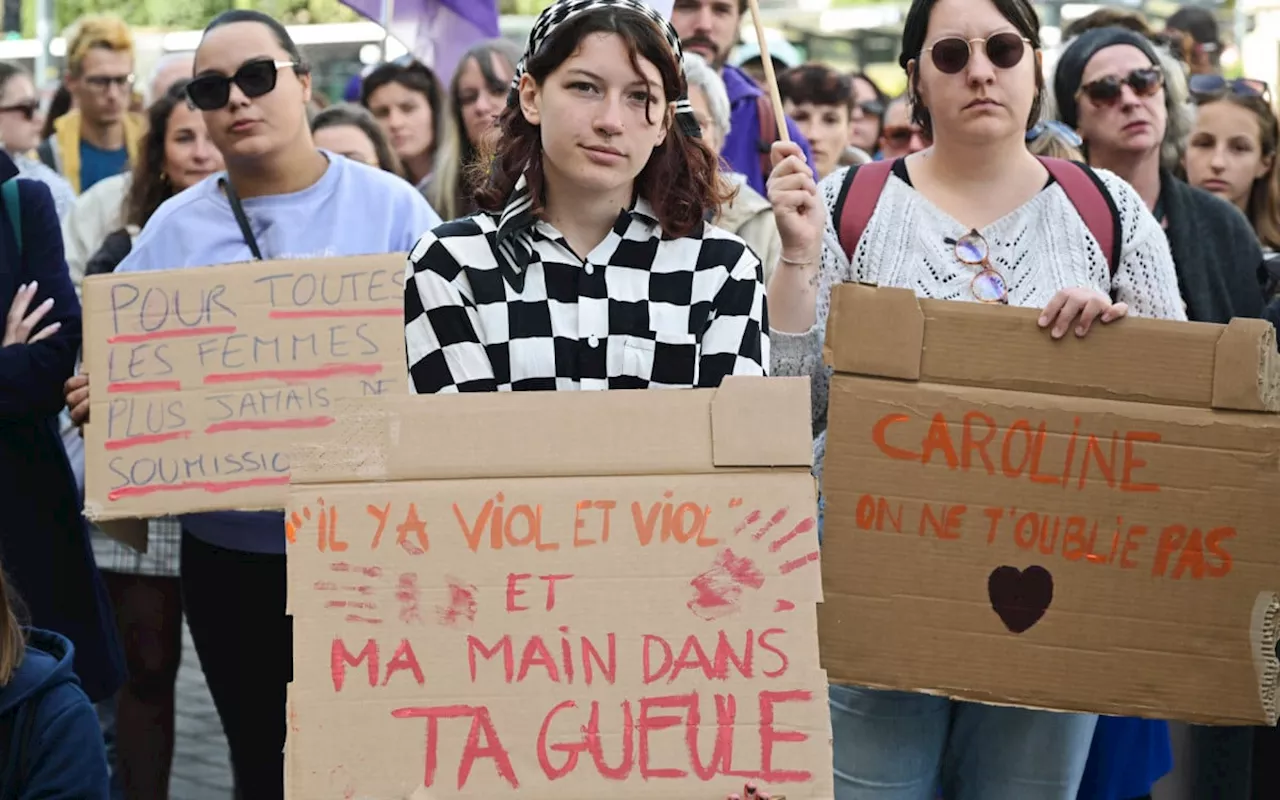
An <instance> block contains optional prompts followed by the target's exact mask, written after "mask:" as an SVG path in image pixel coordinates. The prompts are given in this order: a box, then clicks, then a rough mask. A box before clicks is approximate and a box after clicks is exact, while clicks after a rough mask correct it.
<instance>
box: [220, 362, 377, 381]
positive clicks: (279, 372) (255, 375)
mask: <svg viewBox="0 0 1280 800" xmlns="http://www.w3.org/2000/svg"><path fill="white" fill-rule="evenodd" d="M379 372H382V365H381V364H325V365H324V366H323V367H318V368H316V369H264V370H260V371H258V372H215V373H212V374H210V375H206V376H204V382H205V384H211V383H238V382H240V381H262V380H277V381H285V382H287V383H291V382H294V381H313V380H317V379H319V378H333V377H336V376H338V375H377V374H378V373H379Z"/></svg>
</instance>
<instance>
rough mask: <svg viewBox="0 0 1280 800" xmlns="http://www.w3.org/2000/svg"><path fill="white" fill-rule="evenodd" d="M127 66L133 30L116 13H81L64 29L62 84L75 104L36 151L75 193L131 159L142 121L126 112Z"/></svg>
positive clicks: (120, 169)
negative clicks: (68, 28)
mask: <svg viewBox="0 0 1280 800" xmlns="http://www.w3.org/2000/svg"><path fill="white" fill-rule="evenodd" d="M133 69H134V52H133V35H132V34H131V33H130V32H129V27H128V26H127V25H125V23H124V21H123V20H121V19H120V18H118V17H114V16H90V17H84V18H82V19H81V20H79V22H78V23H77V24H76V25H75V26H73V29H72V30H71V31H69V32H68V35H67V65H66V73H65V75H64V77H63V83H64V85H65V86H66V87H67V91H68V92H70V93H71V96H72V98H73V99H74V101H75V106H74V108H73V109H72V110H71V111H69V112H67V113H66V114H65V115H64V116H62V117H61V118H59V119H58V121H57V122H56V123H54V132H53V135H52V136H50V137H49V138H48V139H46V140H45V141H44V142H43V143H42V144H41V145H40V147H39V149H38V152H39V154H40V160H41V161H43V162H44V163H45V164H48V165H49V166H50V167H53V168H54V169H56V170H57V171H58V172H60V173H61V174H62V176H63V177H64V178H66V179H67V181H68V182H69V183H70V184H71V188H72V189H74V190H75V191H76V193H77V194H79V193H81V192H83V191H84V190H85V189H88V188H89V187H90V186H92V185H93V184H95V183H97V182H98V181H100V180H102V179H103V178H109V177H111V176H112V175H116V174H119V173H121V172H123V171H125V170H126V169H128V167H129V164H130V163H131V162H132V161H133V158H134V154H135V152H136V150H137V144H138V139H139V138H141V136H142V120H141V119H140V118H139V117H137V116H135V115H134V114H132V113H130V111H129V103H130V100H131V99H132V95H133Z"/></svg>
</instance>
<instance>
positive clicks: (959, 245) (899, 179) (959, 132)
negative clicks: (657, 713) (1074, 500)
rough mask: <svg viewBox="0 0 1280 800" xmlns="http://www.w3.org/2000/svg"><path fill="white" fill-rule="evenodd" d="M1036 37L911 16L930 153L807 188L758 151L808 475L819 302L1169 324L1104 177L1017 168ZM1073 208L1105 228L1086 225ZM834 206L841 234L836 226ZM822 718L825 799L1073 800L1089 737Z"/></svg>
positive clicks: (774, 320) (1006, 25)
mask: <svg viewBox="0 0 1280 800" xmlns="http://www.w3.org/2000/svg"><path fill="white" fill-rule="evenodd" d="M1039 31H1040V24H1039V20H1038V18H1037V16H1036V12H1035V10H1034V9H1033V7H1032V6H1031V4H1030V3H1029V2H1027V0H914V2H913V3H912V6H911V9H910V10H909V11H908V14H907V18H906V23H905V26H904V30H903V35H902V53H901V55H900V56H899V62H900V63H901V64H902V66H903V67H904V68H905V69H906V70H907V74H908V95H909V96H910V97H911V100H912V108H913V116H914V119H915V122H916V123H917V124H919V125H920V126H921V127H922V128H924V129H926V130H927V131H928V132H929V134H930V135H931V136H932V141H933V145H932V147H930V148H928V149H926V150H924V151H922V152H919V153H916V154H913V155H910V156H907V157H905V158H902V159H898V160H896V161H894V162H890V163H889V164H884V166H880V164H882V163H883V162H876V163H873V164H864V165H862V166H859V167H857V168H856V170H855V169H850V170H846V171H838V172H835V173H833V174H832V175H831V176H829V177H828V178H826V179H825V180H824V181H823V182H822V185H821V186H820V187H815V186H814V184H813V181H812V178H811V177H809V175H808V174H807V171H808V168H807V166H806V165H804V164H803V163H802V161H801V160H800V157H799V153H798V151H797V150H796V148H794V147H791V146H787V145H778V146H776V147H775V149H774V158H775V161H776V162H777V166H776V167H775V169H774V171H773V175H772V176H771V178H770V183H769V198H770V200H771V201H772V203H773V206H774V209H775V215H776V217H777V221H778V229H779V232H780V233H781V235H782V240H783V253H782V258H781V261H780V264H779V266H778V268H777V269H776V270H775V271H774V273H773V276H772V278H771V280H770V283H769V322H770V326H771V334H770V337H769V338H770V345H771V350H772V366H773V373H774V374H777V375H797V374H800V375H805V374H807V375H809V376H810V378H811V380H812V381H813V398H814V403H813V423H814V429H815V432H817V433H818V437H817V440H816V441H815V456H816V459H815V463H816V464H818V465H819V469H820V468H821V463H822V456H823V455H824V453H825V442H826V424H827V418H826V417H827V414H826V412H827V395H828V382H829V374H830V373H829V371H828V370H827V369H826V368H825V367H824V366H823V361H822V348H823V340H824V335H825V329H826V317H827V315H828V313H829V310H830V302H831V301H830V297H831V287H832V286H833V285H834V284H837V283H844V282H865V283H875V284H879V285H884V286H897V287H903V288H911V289H913V290H914V291H915V292H916V294H918V295H920V296H924V297H931V298H937V299H947V300H956V301H962V302H987V303H1008V304H1010V305H1019V306H1030V307H1035V308H1041V309H1043V312H1042V314H1041V315H1040V317H1039V328H1040V329H1041V330H1037V328H1036V327H1035V326H1030V325H1029V326H1028V330H1026V331H1025V333H1024V335H1025V336H1028V337H1030V336H1037V335H1049V336H1053V337H1054V338H1060V337H1062V336H1066V335H1073V336H1084V335H1087V334H1088V332H1089V330H1090V328H1091V326H1093V325H1094V324H1095V323H1107V322H1110V321H1112V320H1114V319H1117V318H1119V317H1121V316H1123V315H1125V314H1126V313H1130V312H1131V313H1134V314H1138V315H1143V316H1152V317H1165V318H1171V319H1183V318H1185V317H1184V315H1183V311H1182V303H1181V299H1180V297H1179V296H1178V290H1177V279H1176V276H1175V274H1174V271H1173V264H1172V260H1171V258H1170V256H1169V246H1168V243H1167V242H1166V241H1165V238H1164V235H1163V234H1162V233H1161V231H1160V227H1159V226H1158V225H1157V224H1156V222H1155V220H1154V219H1153V218H1152V217H1151V215H1150V214H1148V213H1146V210H1145V209H1144V208H1143V206H1142V200H1141V198H1140V197H1138V195H1137V193H1136V192H1134V190H1133V189H1132V188H1131V187H1130V186H1128V185H1127V184H1126V183H1125V182H1124V181H1122V180H1121V179H1119V178H1118V177H1116V176H1115V175H1112V174H1110V173H1108V172H1103V171H1098V172H1093V171H1091V170H1088V169H1087V168H1084V167H1081V166H1079V165H1073V164H1071V163H1070V162H1065V161H1057V162H1049V163H1047V164H1046V163H1045V162H1042V161H1041V160H1039V159H1037V158H1036V157H1035V156H1033V155H1032V154H1031V153H1029V152H1028V150H1027V144H1026V134H1027V131H1028V130H1029V129H1031V128H1032V127H1033V126H1034V124H1035V123H1036V122H1037V121H1038V120H1039V118H1040V110H1039V109H1040V101H1041V97H1040V95H1041V93H1042V90H1043V87H1044V79H1043V76H1042V74H1041V71H1040V58H1041V55H1040V39H1039V36H1040V33H1039ZM877 192H878V195H877V194H876V193H877ZM1086 201H1092V202H1093V203H1094V205H1093V210H1098V209H1099V208H1100V207H1103V208H1105V209H1106V210H1108V211H1110V212H1111V213H1109V214H1106V217H1107V221H1108V223H1112V222H1114V224H1115V226H1116V227H1115V228H1113V227H1112V225H1111V224H1107V225H1106V226H1105V228H1104V227H1103V226H1101V225H1099V226H1098V227H1097V228H1096V229H1095V228H1093V227H1091V226H1090V225H1088V224H1086V222H1085V219H1084V217H1083V215H1082V209H1083V208H1084V206H1083V203H1084V202H1086ZM1077 202H1079V203H1080V205H1077ZM850 204H852V208H853V212H852V213H851V217H850V219H853V220H855V221H856V223H857V227H858V228H859V229H858V230H856V231H854V230H850V229H849V228H847V227H846V226H844V225H842V224H841V221H842V218H844V212H845V210H846V208H847V207H849V206H850ZM824 206H825V208H824ZM1093 216H1095V215H1094V214H1092V213H1091V214H1090V217H1093ZM842 230H843V231H845V235H843V236H842V233H841V231H842ZM1107 240H1111V241H1112V242H1113V244H1112V245H1109V246H1104V245H1103V244H1102V242H1103V241H1107ZM1113 298H1114V300H1113ZM840 533H842V532H840V531H833V530H830V529H828V530H827V531H826V535H828V536H831V535H839V534H840ZM827 577H828V580H830V578H831V576H827ZM848 580H856V578H849V579H848ZM936 655H937V657H938V658H942V659H946V658H949V657H952V656H954V654H952V653H947V652H939V653H937V654H936ZM830 702H831V720H832V722H831V725H832V734H833V750H834V766H835V785H836V798H837V800H936V798H937V797H938V794H939V790H941V793H942V795H943V796H945V797H947V798H949V800H1075V798H1076V792H1077V790H1078V788H1079V786H1080V781H1081V777H1082V774H1083V772H1084V767H1085V760H1086V758H1087V757H1088V753H1089V746H1090V743H1091V741H1092V738H1093V731H1094V727H1095V724H1096V722H1097V717H1095V716H1093V715H1090V714H1059V713H1051V712H1044V711H1032V710H1028V709H1022V708H1008V707H997V706H988V705H981V704H978V703H970V702H958V701H952V700H949V699H948V698H946V697H939V696H934V695H927V694H915V693H910V692H896V691H883V690H876V689H870V688H863V687H851V686H832V687H831V689H830Z"/></svg>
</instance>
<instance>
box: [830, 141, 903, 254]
mask: <svg viewBox="0 0 1280 800" xmlns="http://www.w3.org/2000/svg"><path fill="white" fill-rule="evenodd" d="M894 163H895V162H893V161H868V162H867V163H865V164H860V165H858V166H856V167H850V169H849V175H850V177H849V179H848V180H846V181H845V192H844V199H843V200H842V206H841V209H840V227H839V229H838V233H839V236H840V246H841V247H842V248H844V252H845V254H846V255H848V257H849V260H850V261H852V260H853V253H854V251H855V250H857V249H858V240H859V239H861V238H862V232H863V231H865V230H866V229H867V223H868V222H870V221H871V215H872V214H873V213H875V210H876V203H878V202H880V194H881V192H883V191H884V185H885V183H886V182H887V181H888V180H889V173H890V172H892V171H893V165H894Z"/></svg>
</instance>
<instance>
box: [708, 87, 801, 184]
mask: <svg viewBox="0 0 1280 800" xmlns="http://www.w3.org/2000/svg"><path fill="white" fill-rule="evenodd" d="M720 74H721V76H722V77H723V78H724V88H725V90H726V91H727V92H728V93H729V132H728V134H727V135H726V136H725V140H724V147H723V148H721V150H720V157H721V158H723V159H724V161H725V163H727V164H728V165H729V166H730V167H732V168H733V171H734V172H741V173H742V174H743V175H746V176H747V183H748V184H749V185H750V186H751V188H752V189H755V190H756V191H757V192H759V193H760V194H762V195H764V196H765V197H768V196H769V195H768V189H767V188H766V187H765V178H766V177H767V176H766V175H765V173H763V172H762V171H761V164H760V144H761V142H760V107H759V105H758V101H759V99H760V98H763V99H764V100H768V98H767V97H765V95H764V91H763V90H762V89H761V88H760V87H759V86H758V85H757V84H756V82H755V81H753V80H752V79H751V76H750V75H748V74H747V73H745V72H743V71H742V70H740V69H738V68H737V67H733V66H730V65H728V64H726V65H725V66H724V71H723V72H721V73H720ZM775 124H776V123H775ZM787 131H788V132H789V133H790V134H791V141H793V142H795V143H796V144H798V145H800V149H801V150H803V151H804V157H805V160H806V161H808V162H809V166H810V167H812V166H813V151H812V150H810V149H809V142H808V141H807V140H806V139H805V138H804V136H802V135H801V134H800V129H799V128H797V127H796V123H795V121H794V120H792V119H791V118H790V117H788V118H787ZM777 139H778V133H777V131H773V132H772V134H771V137H770V139H769V142H770V144H772V143H773V142H775V141H777ZM813 175H814V178H815V179H816V178H817V177H818V173H817V172H814V174H813Z"/></svg>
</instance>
